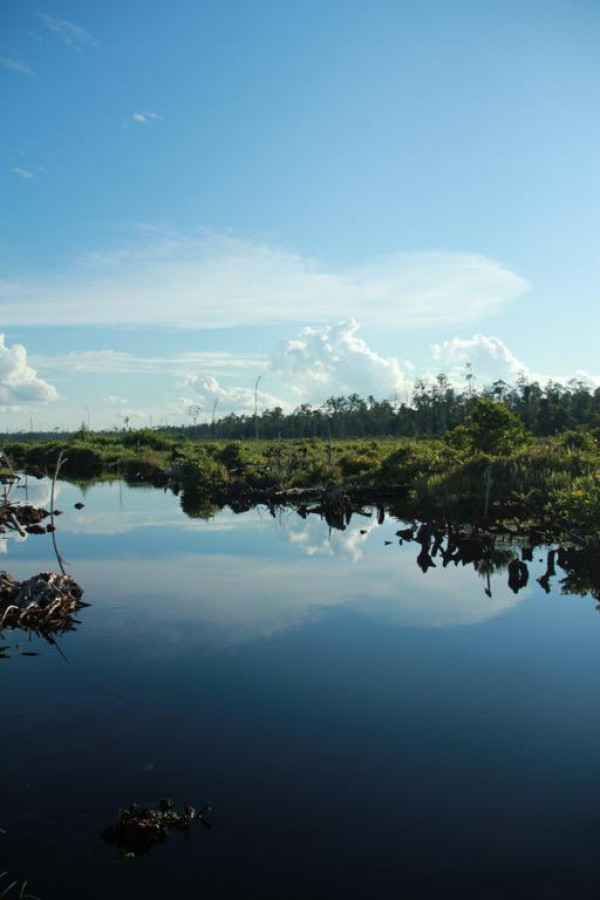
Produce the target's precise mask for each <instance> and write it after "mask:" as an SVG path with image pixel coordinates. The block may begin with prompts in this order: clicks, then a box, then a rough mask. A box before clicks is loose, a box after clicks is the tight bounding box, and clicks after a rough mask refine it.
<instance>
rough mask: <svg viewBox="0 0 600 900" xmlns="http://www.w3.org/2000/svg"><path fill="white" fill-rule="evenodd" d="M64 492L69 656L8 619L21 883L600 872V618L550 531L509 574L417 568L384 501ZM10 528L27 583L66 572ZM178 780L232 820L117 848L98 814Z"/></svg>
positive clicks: (6, 739)
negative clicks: (552, 548)
mask: <svg viewBox="0 0 600 900" xmlns="http://www.w3.org/2000/svg"><path fill="white" fill-rule="evenodd" d="M30 499H33V500H34V501H39V502H40V503H41V504H44V503H47V502H48V485H47V484H45V483H43V482H38V483H35V484H34V485H32V486H31V487H30ZM80 500H81V501H83V502H84V504H85V507H84V509H82V510H76V509H75V508H74V503H76V502H77V501H80ZM57 505H58V506H60V508H61V509H62V510H64V514H63V515H62V516H61V517H60V519H58V520H57V525H58V541H59V545H60V550H61V552H62V554H63V556H64V557H65V558H66V559H67V560H68V561H69V563H70V566H69V572H70V574H71V575H72V576H73V577H74V578H75V579H76V580H77V581H78V582H79V583H80V584H81V585H82V586H83V588H84V591H85V593H84V599H85V600H87V601H88V602H90V603H91V604H92V606H91V607H90V608H88V609H84V610H82V611H81V613H80V615H79V619H80V621H81V624H80V625H79V627H78V629H77V631H75V632H73V633H69V634H67V635H65V636H64V638H63V639H62V640H61V641H60V646H61V649H62V652H63V654H64V657H66V660H65V658H63V656H62V655H61V654H60V653H59V652H57V651H56V649H55V648H53V647H51V646H49V645H48V644H45V643H43V642H41V641H37V640H34V641H32V642H31V643H29V641H28V638H27V636H26V635H23V634H22V633H19V632H11V633H8V634H5V635H4V636H3V637H4V640H3V642H2V643H4V644H5V645H8V648H9V649H8V651H7V653H8V658H7V659H4V660H2V661H0V678H1V679H2V731H1V736H0V753H1V756H0V758H1V759H2V804H1V808H0V810H1V811H0V826H1V827H2V828H3V829H4V830H5V832H6V833H5V834H4V835H1V834H0V872H2V871H5V870H7V871H8V872H9V873H10V875H11V880H12V878H18V879H19V880H20V883H21V882H22V881H23V880H24V879H25V878H26V879H27V880H28V890H30V891H31V892H32V893H34V894H36V895H38V896H39V897H41V898H42V900H59V898H60V900H65V898H70V897H86V898H93V900H95V898H109V897H110V898H114V900H121V898H122V900H125V898H127V900H137V898H144V900H153V898H165V897H171V896H187V897H200V896H208V897H211V898H230V897H231V898H238V897H243V896H247V895H251V896H253V897H254V896H255V897H261V898H280V900H281V898H355V897H365V898H367V897H369V898H373V897H377V898H407V900H421V898H428V900H429V898H436V900H437V898H440V900H441V898H451V897H461V898H471V897H472V898H475V897H476V898H479V900H481V898H484V900H485V898H507V897H510V898H544V900H553V898H569V900H571V898H587V897H597V896H598V884H599V883H600V858H599V856H598V843H599V840H600V779H599V777H598V772H599V769H600V716H599V715H598V699H599V697H600V617H599V616H598V613H597V612H596V610H595V601H594V600H593V599H592V598H591V597H590V596H587V597H585V596H583V597H582V596H572V595H569V594H565V593H562V592H561V585H560V579H561V577H562V575H563V574H564V573H562V572H561V570H560V569H557V576H556V577H555V578H554V579H552V587H551V590H550V593H548V594H546V593H545V592H544V590H542V588H541V587H540V585H539V584H538V583H537V582H536V577H538V576H539V575H541V574H542V573H543V572H544V569H545V559H544V562H542V561H541V560H542V556H543V554H542V553H538V552H537V551H536V552H535V554H534V559H533V562H531V563H529V569H530V578H529V581H528V583H527V586H526V587H525V588H523V589H522V590H520V591H519V592H518V593H517V594H515V593H514V592H513V591H512V590H510V589H509V587H508V585H507V574H506V571H505V570H504V571H499V572H497V573H493V574H491V576H490V579H489V583H488V582H487V581H486V579H485V578H483V577H481V575H480V574H478V573H477V572H476V571H475V570H474V568H473V567H472V566H457V567H455V566H453V565H450V566H448V567H446V568H444V567H443V566H442V565H441V563H440V562H439V561H438V563H437V565H436V566H435V567H432V568H429V570H428V571H427V572H426V573H424V572H423V571H421V569H420V568H419V567H418V566H417V564H416V561H415V559H416V555H417V553H418V549H419V548H418V547H417V549H415V547H416V545H415V544H414V543H409V544H406V543H404V544H403V545H402V546H400V545H399V543H398V538H397V537H396V535H395V532H396V531H397V530H398V529H399V528H400V527H402V523H399V522H398V521H396V520H393V519H386V521H384V522H383V523H382V524H378V522H377V517H376V515H375V514H374V515H373V516H371V517H354V518H353V519H352V522H351V523H350V525H349V527H348V528H347V529H346V530H345V531H343V532H335V531H334V532H333V533H331V534H330V533H329V529H328V528H327V525H326V524H325V523H324V522H322V521H321V520H319V519H318V518H317V517H309V518H308V519H306V520H304V519H302V518H300V517H299V516H298V515H297V514H295V513H293V512H291V511H290V512H284V513H282V514H281V515H279V516H277V517H275V518H274V517H272V516H271V515H270V514H269V513H268V511H266V510H261V509H258V510H254V511H251V512H249V513H245V514H242V515H234V514H233V513H231V512H228V511H223V512H221V513H219V514H218V515H217V516H216V517H215V518H213V519H211V520H209V521H202V520H194V519H190V518H188V517H186V516H185V515H184V514H183V513H182V512H181V510H180V507H179V501H178V498H177V497H174V496H173V495H171V494H169V493H162V492H161V491H158V490H155V489H146V488H135V489H132V488H128V487H126V486H124V485H121V484H99V485H95V486H91V487H89V488H87V489H86V490H85V491H84V492H82V490H81V489H80V488H78V487H75V486H71V485H68V484H62V485H60V491H59V496H58V498H57ZM386 542H391V543H386ZM0 549H2V550H3V551H4V556H3V560H2V565H1V568H5V569H7V570H8V571H10V572H11V573H12V574H13V575H15V576H16V577H17V578H19V579H24V578H27V577H29V576H30V575H33V574H35V573H37V572H39V571H46V570H49V569H56V560H55V558H54V554H53V550H52V545H51V541H50V536H49V535H43V536H31V537H29V538H28V539H27V540H23V541H20V540H18V539H10V540H8V541H5V542H3V543H2V544H1V545H0ZM515 553H516V549H515ZM486 589H487V592H486ZM490 595H491V596H490ZM22 650H26V651H32V650H34V651H39V652H40V655H39V656H36V657H30V656H23V655H21V652H20V651H22ZM165 796H170V797H172V798H173V799H174V800H175V801H176V803H177V804H178V805H181V804H182V803H183V802H185V801H187V802H188V803H190V804H193V805H195V806H197V807H201V806H203V805H204V804H205V803H211V804H212V806H213V808H214V812H213V814H212V818H211V822H212V828H211V829H207V828H203V827H202V826H201V825H200V824H198V825H196V826H195V827H194V829H193V831H192V833H191V834H190V836H189V839H188V840H185V839H184V837H183V835H181V834H178V833H172V834H171V835H170V837H169V839H168V841H167V842H166V843H165V844H162V845H160V846H156V847H155V848H154V849H153V850H152V852H151V853H150V854H149V855H148V856H144V857H142V858H137V859H134V860H128V861H122V860H121V859H120V858H119V855H118V853H117V851H116V850H115V848H114V846H110V845H108V844H107V843H105V842H104V841H103V840H102V839H101V837H100V833H101V831H102V829H103V828H104V827H105V826H107V825H109V824H110V823H111V822H112V821H113V820H114V818H115V815H116V813H117V810H118V809H119V808H123V807H125V806H128V805H129V804H130V803H132V802H133V801H137V802H140V803H147V804H151V805H157V804H158V802H159V800H160V798H161V797H165ZM6 883H8V882H4V884H6ZM2 886H3V884H2V883H0V889H1V887H2Z"/></svg>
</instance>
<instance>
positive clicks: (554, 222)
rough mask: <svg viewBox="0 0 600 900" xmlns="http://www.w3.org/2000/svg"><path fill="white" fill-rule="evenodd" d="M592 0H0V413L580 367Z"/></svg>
mask: <svg viewBox="0 0 600 900" xmlns="http://www.w3.org/2000/svg"><path fill="white" fill-rule="evenodd" d="M599 23H600V7H599V6H598V4H597V3H595V2H588V0H564V2H562V0H545V2H536V0H522V2H511V0H503V2H491V3H481V2H460V0H458V2H452V3H450V2H440V0H438V2H434V0H430V2H427V0H424V2H416V0H411V2H402V0H395V2H390V0H385V2H384V0H371V2H369V3H365V2H354V0H343V2H342V0H320V2H313V0H297V2H293V3H292V2H290V3H283V2H275V0H253V2H250V0H235V2H233V0H220V2H203V0H178V2H177V3H176V4H172V3H166V2H163V0H161V2H157V0H144V2H141V0H129V2H128V3H127V4H118V3H116V2H113V0H103V2H102V3H100V2H96V0H86V2H85V3H83V2H81V0H79V2H55V3H53V4H52V5H51V6H45V5H44V4H42V5H40V6H37V5H29V4H28V3H24V2H10V0H7V2H6V3H4V4H3V6H2V9H1V11H0V99H1V102H2V105H3V123H4V129H3V130H4V140H3V142H2V148H1V149H0V186H1V191H2V198H3V199H2V203H1V204H0V216H1V242H0V266H1V269H0V306H1V316H0V329H1V330H2V331H3V332H4V340H3V342H2V343H1V344H0V407H1V408H2V419H3V422H4V427H5V428H8V429H14V428H19V427H28V426H29V421H30V419H31V418H33V420H34V424H35V425H37V426H39V427H47V428H51V427H57V426H60V427H73V426H77V425H78V424H79V423H80V422H81V421H82V419H84V418H87V417H88V416H89V418H90V422H91V424H92V426H95V427H112V426H114V425H116V424H118V423H120V422H121V421H122V419H123V417H124V416H125V415H129V416H130V417H131V421H132V422H135V423H136V424H149V423H150V422H152V423H153V424H158V423H159V422H169V423H174V422H177V421H179V422H181V421H186V420H188V419H187V415H186V412H185V410H186V407H187V406H189V404H190V403H198V404H200V405H202V406H203V407H204V409H205V413H204V415H206V416H209V417H210V415H211V414H212V408H213V405H214V403H215V401H216V402H217V405H218V411H220V412H223V413H225V412H228V411H230V410H232V409H235V410H237V411H241V410H244V409H246V410H248V409H249V408H251V407H252V406H253V394H254V383H255V380H256V378H257V377H258V376H259V375H261V374H263V375H264V377H263V379H262V381H261V396H260V402H261V406H267V405H271V404H273V403H281V404H282V405H291V406H294V405H296V404H298V403H300V402H304V401H308V402H313V403H319V402H322V401H323V400H324V399H325V398H326V397H328V396H330V395H331V394H337V393H347V392H351V391H354V390H357V391H359V392H360V393H363V394H366V393H374V394H375V395H376V396H380V397H381V396H392V395H396V396H400V397H405V396H409V394H410V389H411V384H412V381H413V380H414V378H415V377H416V376H422V375H426V374H427V373H434V372H437V371H441V370H444V371H446V372H448V373H450V374H451V375H452V376H453V377H454V378H455V379H456V380H460V375H461V371H462V370H464V365H465V362H467V361H470V362H472V363H473V365H474V368H475V372H476V375H477V379H478V383H479V384H484V383H486V382H488V381H490V380H492V379H493V378H496V377H505V378H511V377H512V378H514V377H515V376H516V374H517V372H519V371H524V372H526V373H527V374H529V375H531V376H532V377H538V378H541V379H542V380H545V379H547V378H549V377H569V376H573V375H578V376H581V377H586V378H587V379H588V380H589V381H590V383H596V381H598V383H600V379H599V377H598V376H599V373H600V365H599V364H598V361H597V345H598V339H599V338H600V327H599V325H600V323H599V318H598V311H597V309H598V296H597V295H598V287H599V282H600V278H599V270H598V261H597V259H598V252H597V248H598V222H599V213H600V208H599V207H600V203H599V178H598V158H599V156H598V150H599V140H598V138H599V125H598V109H599V102H598V101H599V99H600V98H599V93H600V91H599V71H598V70H599V63H598V61H597V56H598V54H597V52H596V51H597V46H598V39H599V37H600V29H599Z"/></svg>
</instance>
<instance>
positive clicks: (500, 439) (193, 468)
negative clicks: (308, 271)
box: [2, 404, 600, 536]
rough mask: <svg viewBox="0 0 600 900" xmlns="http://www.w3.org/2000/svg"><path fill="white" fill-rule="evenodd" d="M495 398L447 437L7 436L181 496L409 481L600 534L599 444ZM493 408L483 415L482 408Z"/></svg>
mask: <svg viewBox="0 0 600 900" xmlns="http://www.w3.org/2000/svg"><path fill="white" fill-rule="evenodd" d="M497 415H498V407H497V405H494V406H493V407H492V406H490V405H489V404H488V407H487V408H484V409H483V414H482V421H479V422H478V421H477V420H476V419H474V420H472V421H471V422H470V423H469V426H468V427H463V426H460V427H459V428H455V429H454V430H452V431H449V432H447V433H446V435H445V436H444V437H442V438H424V439H407V438H381V439H363V440H360V439H355V440H335V441H329V440H323V439H318V438H309V439H304V440H276V441H254V440H245V441H219V440H214V441H193V440H185V439H181V438H177V437H170V436H166V435H164V434H161V433H160V432H157V431H151V430H139V431H128V432H124V433H120V434H103V433H94V432H90V431H87V430H82V431H81V432H80V433H79V434H78V435H76V436H75V438H73V439H71V440H70V441H48V442H42V443H40V442H36V443H33V442H32V443H28V442H24V441H22V442H5V443H4V446H3V447H2V449H3V450H4V452H5V453H6V454H7V455H8V456H9V457H10V458H11V460H12V462H13V464H14V466H15V467H16V468H19V469H25V470H26V471H29V472H31V473H33V474H44V473H47V472H52V470H53V468H54V466H55V463H56V459H57V457H58V454H59V452H60V451H61V450H62V451H63V452H64V455H65V458H66V461H65V463H64V465H63V468H62V473H63V475H65V476H67V477H70V478H74V479H88V478H95V477H99V476H107V475H112V476H116V477H123V478H125V479H126V480H127V481H130V482H136V481H145V482H152V483H155V484H170V485H172V486H174V487H175V488H176V489H178V490H181V491H182V493H183V502H184V507H185V506H188V508H190V509H191V508H193V507H194V506H199V507H201V506H202V504H208V505H209V506H210V504H211V503H215V502H216V503H217V504H218V503H225V502H227V497H228V495H229V494H231V495H233V494H235V493H236V492H237V493H238V494H239V492H240V491H241V490H242V488H244V489H246V490H247V491H250V495H249V496H250V497H252V496H253V492H254V495H255V494H256V492H259V493H260V492H262V495H265V494H266V495H268V494H269V493H271V494H275V493H277V492H281V491H289V490H290V489H302V488H319V487H322V488H325V486H327V485H329V486H331V485H338V486H343V487H344V488H345V489H347V490H350V491H351V490H357V489H360V488H363V489H370V490H371V491H374V492H375V493H376V492H377V491H379V492H381V495H382V496H385V493H386V491H389V490H390V488H392V487H394V486H399V485H402V486H404V488H405V501H404V502H405V504H406V506H407V508H408V509H410V510H412V511H413V512H414V514H415V515H417V514H418V513H419V511H421V512H423V513H426V514H427V515H432V514H443V515H448V516H455V517H456V516H460V517H468V516H477V517H481V516H482V515H483V514H484V512H485V513H486V517H487V518H488V519H490V520H494V519H498V518H504V519H506V518H510V517H513V518H515V519H521V520H523V519H528V520H531V521H538V522H543V523H545V524H547V525H549V524H552V523H555V524H557V525H560V526H561V527H566V528H573V529H576V530H578V531H579V532H581V531H583V532H585V533H586V535H588V536H597V535H599V534H600V453H599V444H598V439H597V436H596V435H595V434H594V433H593V432H590V431H576V432H566V433H563V434H562V435H559V436H557V437H554V438H546V439H543V440H540V439H536V438H532V437H529V436H527V435H526V434H525V433H524V432H523V430H522V428H521V427H520V426H516V425H515V423H514V421H513V420H512V419H510V418H509V419H508V420H507V419H506V418H505V417H504V413H503V412H501V413H500V420H501V421H499V422H495V423H494V422H493V421H491V420H490V416H492V418H493V417H494V416H497ZM486 417H487V418H486Z"/></svg>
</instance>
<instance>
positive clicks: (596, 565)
mask: <svg viewBox="0 0 600 900" xmlns="http://www.w3.org/2000/svg"><path fill="white" fill-rule="evenodd" d="M556 561H557V563H558V565H559V566H560V567H561V569H563V570H564V571H565V572H566V574H565V576H564V578H561V580H560V586H561V593H563V594H575V595H576V596H579V597H581V596H584V595H585V594H591V595H592V597H594V599H595V600H600V553H599V548H598V545H597V544H595V545H594V544H592V543H591V544H589V545H588V546H587V547H567V548H564V547H560V548H559V549H558V551H557V554H556Z"/></svg>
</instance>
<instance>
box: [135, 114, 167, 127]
mask: <svg viewBox="0 0 600 900" xmlns="http://www.w3.org/2000/svg"><path fill="white" fill-rule="evenodd" d="M158 119H160V116H159V115H158V114H157V113H155V112H136V113H133V115H132V116H131V121H132V122H137V123H138V124H139V125H147V124H148V123H149V122H154V121H156V120H158Z"/></svg>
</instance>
